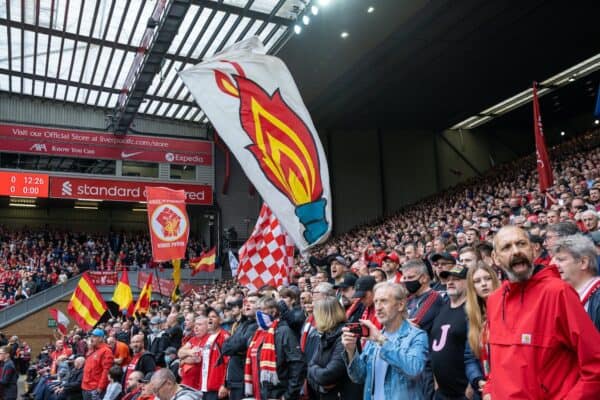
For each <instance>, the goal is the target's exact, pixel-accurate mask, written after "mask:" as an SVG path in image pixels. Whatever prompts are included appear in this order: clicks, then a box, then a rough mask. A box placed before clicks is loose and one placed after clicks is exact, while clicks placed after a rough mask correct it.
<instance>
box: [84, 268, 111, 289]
mask: <svg viewBox="0 0 600 400" xmlns="http://www.w3.org/2000/svg"><path fill="white" fill-rule="evenodd" d="M88 274H89V276H90V279H91V280H92V283H93V284H94V285H96V286H115V285H116V284H117V281H118V279H119V278H118V276H117V273H116V272H115V271H89V272H88Z"/></svg>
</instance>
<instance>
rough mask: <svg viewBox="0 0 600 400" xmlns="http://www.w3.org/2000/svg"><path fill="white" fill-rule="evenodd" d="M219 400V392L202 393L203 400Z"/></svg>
mask: <svg viewBox="0 0 600 400" xmlns="http://www.w3.org/2000/svg"><path fill="white" fill-rule="evenodd" d="M218 399H219V392H202V400H218ZM84 400H85V399H84Z"/></svg>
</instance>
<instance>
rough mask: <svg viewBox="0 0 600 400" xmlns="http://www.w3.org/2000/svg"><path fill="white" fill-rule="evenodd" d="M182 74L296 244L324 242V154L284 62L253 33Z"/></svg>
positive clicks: (327, 203) (327, 209)
mask: <svg viewBox="0 0 600 400" xmlns="http://www.w3.org/2000/svg"><path fill="white" fill-rule="evenodd" d="M179 75H180V76H181V79H182V80H183V82H184V83H185V85H186V86H187V88H188V89H189V91H190V92H191V94H192V95H193V96H194V99H195V100H196V102H197V103H198V104H199V105H200V107H201V108H202V110H203V111H204V112H205V113H206V115H207V117H208V118H209V119H210V121H211V122H212V124H213V125H214V127H215V129H216V130H217V132H218V133H219V136H221V138H223V140H224V141H225V142H226V143H227V146H229V148H230V149H231V151H232V152H233V154H234V155H235V157H236V158H237V159H238V161H239V162H240V164H241V166H242V168H243V169H244V171H245V172H246V175H247V176H248V178H249V179H250V181H252V183H253V184H254V186H255V187H256V189H257V190H258V192H259V193H260V195H261V196H262V197H263V199H264V200H265V201H266V202H267V203H268V204H269V206H271V209H272V210H273V212H274V213H275V215H276V216H277V219H278V220H279V221H280V223H281V224H282V225H283V227H284V228H285V230H286V231H287V232H288V234H289V235H290V236H291V237H292V239H293V240H294V242H295V244H296V246H298V247H299V248H300V249H301V250H304V249H307V248H309V247H311V246H314V245H316V244H318V243H322V242H323V241H325V240H326V239H327V237H328V236H329V233H330V232H331V191H330V188H329V170H328V168H327V161H326V158H325V153H324V152H323V147H322V145H321V141H320V140H319V136H318V134H317V131H316V129H315V127H314V125H313V123H312V120H311V118H310V115H309V113H308V110H307V109H306V106H305V105H304V102H303V101H302V97H300V93H299V92H298V88H297V87H296V84H295V83H294V79H293V78H292V75H291V74H290V72H289V71H288V69H287V67H286V66H285V64H284V63H283V62H282V61H281V60H280V59H279V58H276V57H273V56H268V55H266V54H265V49H264V47H263V45H262V43H261V42H260V40H259V39H258V38H257V37H253V38H250V39H248V40H245V41H243V42H240V43H237V44H235V45H233V46H232V47H231V48H229V49H228V50H226V51H224V52H223V53H220V54H218V55H215V56H214V57H212V58H209V59H207V60H205V61H204V62H202V63H200V64H198V65H196V66H194V67H191V68H188V69H186V70H184V71H182V72H180V73H179Z"/></svg>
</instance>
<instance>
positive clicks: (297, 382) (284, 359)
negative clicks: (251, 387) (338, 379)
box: [258, 320, 306, 400]
mask: <svg viewBox="0 0 600 400" xmlns="http://www.w3.org/2000/svg"><path fill="white" fill-rule="evenodd" d="M261 351H262V347H261V348H259V349H258V359H259V360H260V353H261ZM275 352H276V353H277V355H276V356H277V377H278V378H279V383H278V384H277V385H273V384H270V383H264V384H261V385H260V393H261V396H260V397H261V398H262V399H280V398H281V396H284V397H285V399H286V400H298V398H299V397H300V389H301V388H302V385H303V383H304V377H305V375H306V363H305V362H304V357H303V355H302V352H301V351H300V344H299V343H298V339H296V336H295V335H294V333H293V332H292V330H291V329H290V327H289V326H288V325H287V323H286V322H285V321H283V320H280V321H279V324H278V325H277V329H276V330H275Z"/></svg>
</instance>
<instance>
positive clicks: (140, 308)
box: [133, 274, 152, 314]
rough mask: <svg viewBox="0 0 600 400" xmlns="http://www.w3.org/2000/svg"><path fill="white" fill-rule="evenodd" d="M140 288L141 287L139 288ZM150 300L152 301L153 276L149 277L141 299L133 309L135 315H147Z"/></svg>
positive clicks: (139, 298)
mask: <svg viewBox="0 0 600 400" xmlns="http://www.w3.org/2000/svg"><path fill="white" fill-rule="evenodd" d="M138 287H139V286H138ZM150 300H152V274H150V275H149V276H148V280H147V281H146V283H145V284H144V287H143V288H142V291H141V292H140V297H138V301H137V303H135V307H134V308H133V313H134V314H136V313H137V314H146V313H148V310H149V309H150Z"/></svg>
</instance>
